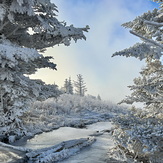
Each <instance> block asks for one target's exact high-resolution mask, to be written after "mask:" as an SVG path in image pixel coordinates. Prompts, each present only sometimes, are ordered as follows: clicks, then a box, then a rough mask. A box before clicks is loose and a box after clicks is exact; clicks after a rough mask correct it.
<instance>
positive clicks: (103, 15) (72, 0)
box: [32, 0, 152, 102]
mask: <svg viewBox="0 0 163 163" xmlns="http://www.w3.org/2000/svg"><path fill="white" fill-rule="evenodd" d="M53 2H54V3H55V4H56V5H57V6H58V10H59V13H58V15H59V16H58V19H59V20H61V21H62V20H65V21H66V22H67V23H68V24H74V26H76V27H84V26H85V25H87V24H88V25H89V26H90V28H91V29H90V31H89V32H88V34H86V36H87V41H86V42H85V41H78V43H77V44H75V43H72V45H71V46H70V47H65V46H62V45H61V46H59V47H54V48H53V49H49V50H48V51H47V52H46V55H52V56H53V57H54V59H55V60H54V61H55V63H57V65H58V71H57V72H55V71H47V70H46V72H47V73H46V74H49V77H48V75H46V76H45V75H44V74H43V73H42V72H45V71H42V70H41V71H39V72H38V73H37V74H36V76H37V78H38V77H40V78H42V79H43V80H44V81H46V82H47V83H54V81H55V82H56V83H57V84H58V85H59V86H62V85H63V82H64V79H65V78H68V77H69V76H71V78H72V79H73V80H75V79H76V75H77V74H79V73H80V74H82V75H83V78H84V80H85V82H86V83H87V87H88V93H89V94H93V95H98V94H100V96H101V97H102V98H103V99H108V100H112V101H114V102H119V101H120V100H121V99H123V98H124V97H125V95H128V94H130V91H129V89H128V88H127V86H128V85H130V84H132V80H133V78H134V77H137V76H138V72H139V71H140V68H141V67H142V65H143V62H140V61H138V60H136V59H134V58H130V59H126V58H124V57H114V58H111V55H112V54H113V53H114V52H116V51H120V50H122V49H124V48H127V47H129V46H131V45H133V44H134V43H135V42H138V41H139V39H138V38H136V37H135V36H132V35H131V34H129V32H128V31H127V30H126V29H123V28H122V27H121V24H122V23H125V22H126V21H130V20H132V19H134V18H135V17H136V16H138V15H140V14H142V13H143V12H145V11H148V10H149V9H151V8H152V3H151V2H150V1H144V0H137V1H135V0H114V1H108V0H80V1H79V0H68V1H66V0H53ZM142 6H143V7H142ZM34 77H35V76H32V78H34Z"/></svg>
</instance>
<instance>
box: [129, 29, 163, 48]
mask: <svg viewBox="0 0 163 163" xmlns="http://www.w3.org/2000/svg"><path fill="white" fill-rule="evenodd" d="M130 33H131V34H133V35H135V36H138V37H140V38H141V39H143V40H145V41H147V42H150V43H151V44H154V45H155V46H159V47H160V48H162V49H163V45H161V44H159V43H157V42H155V41H154V40H152V39H148V38H146V37H144V36H142V35H139V34H138V33H136V32H134V31H132V30H130Z"/></svg>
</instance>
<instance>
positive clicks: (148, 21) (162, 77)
mask: <svg viewBox="0 0 163 163" xmlns="http://www.w3.org/2000/svg"><path fill="white" fill-rule="evenodd" d="M153 1H155V2H159V3H160V9H154V10H153V11H152V12H151V11H148V12H147V13H144V14H143V15H141V16H139V17H136V19H134V20H133V21H131V22H128V23H125V24H123V26H124V27H126V28H130V29H131V30H130V33H132V34H134V35H135V36H137V37H139V38H140V39H141V40H142V43H137V44H135V45H134V46H132V47H130V48H128V49H125V50H122V51H120V52H116V53H114V54H113V56H117V55H120V56H126V57H130V56H132V57H136V58H138V59H140V60H142V59H145V61H146V66H145V68H143V69H142V71H141V72H140V74H141V76H140V77H138V78H135V79H134V85H133V86H129V88H130V89H131V90H132V91H133V93H132V94H131V96H128V97H126V99H124V100H123V101H122V102H125V103H128V104H132V103H134V102H142V103H144V104H145V108H146V110H144V109H143V110H139V109H135V108H134V110H133V111H131V113H130V114H129V115H125V116H118V117H117V119H114V121H115V124H116V125H117V126H116V129H115V130H114V137H115V140H116V143H117V145H118V147H119V148H120V150H121V151H123V152H124V153H125V154H124V155H125V156H127V157H128V156H129V157H130V158H129V159H131V157H133V156H134V158H133V162H134V161H135V159H136V160H138V162H144V161H145V162H155V163H160V162H163V158H162V148H163V144H162V136H163V133H162V126H163V116H162V115H163V112H162V111H163V65H162V61H161V59H162V55H163V53H162V52H163V37H162V36H163V30H162V27H163V10H162V9H163V1H162V0H153ZM122 102H121V103H122ZM123 152H122V153H123ZM126 153H127V154H126Z"/></svg>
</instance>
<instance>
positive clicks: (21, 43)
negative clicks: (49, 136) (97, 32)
mask: <svg viewBox="0 0 163 163" xmlns="http://www.w3.org/2000/svg"><path fill="white" fill-rule="evenodd" d="M56 12H57V7H56V6H55V5H54V4H53V3H51V2H50V0H3V1H0V135H6V136H7V135H11V134H16V135H21V134H24V129H23V125H22V123H21V119H20V117H21V116H22V114H23V113H24V112H25V111H26V110H27V109H28V108H29V107H30V103H31V102H32V101H33V100H34V99H35V98H36V97H38V96H39V90H41V87H42V86H41V85H40V84H38V83H37V82H35V81H34V80H30V79H29V78H28V77H27V76H25V75H30V74H33V73H35V72H36V71H37V69H39V68H45V67H49V68H51V69H56V64H54V63H51V62H50V59H51V58H52V57H44V56H43V55H42V54H39V53H38V52H43V51H44V50H45V49H46V48H48V47H52V46H54V45H57V44H65V45H70V41H71V39H73V40H75V41H77V40H78V39H86V38H85V36H84V35H83V31H88V29H89V27H88V26H87V27H86V28H75V27H73V25H71V26H66V23H61V22H60V21H58V20H57V18H56Z"/></svg>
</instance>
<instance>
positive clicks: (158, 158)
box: [113, 110, 163, 163]
mask: <svg viewBox="0 0 163 163" xmlns="http://www.w3.org/2000/svg"><path fill="white" fill-rule="evenodd" d="M114 124H115V125H116V127H115V130H114V133H113V136H114V138H115V142H116V144H117V146H118V147H119V148H120V149H121V151H123V153H125V155H126V156H127V157H131V156H132V158H133V159H134V158H135V159H137V160H139V161H145V160H148V162H150V161H151V162H152V163H157V162H158V163H161V162H162V161H163V157H162V150H163V143H162V142H163V114H162V113H155V114H154V113H153V112H152V113H151V112H146V111H141V110H138V112H137V111H135V112H131V113H130V114H129V115H128V116H119V117H117V118H115V119H114Z"/></svg>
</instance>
